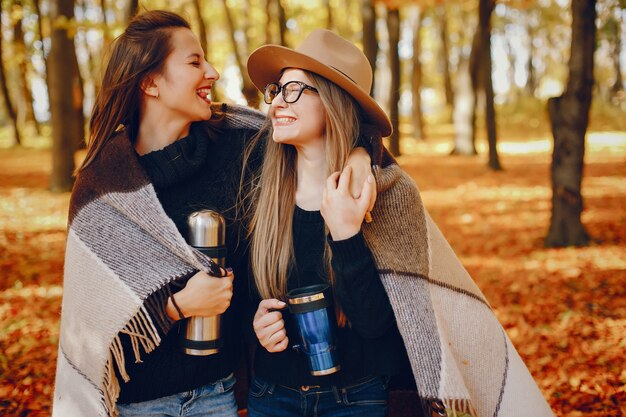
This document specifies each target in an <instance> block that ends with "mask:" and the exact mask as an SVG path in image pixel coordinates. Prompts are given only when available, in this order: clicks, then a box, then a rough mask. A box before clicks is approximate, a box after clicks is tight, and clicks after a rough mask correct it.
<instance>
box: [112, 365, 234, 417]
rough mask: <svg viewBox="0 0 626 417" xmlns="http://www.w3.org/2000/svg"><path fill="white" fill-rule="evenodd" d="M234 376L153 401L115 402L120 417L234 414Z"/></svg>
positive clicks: (214, 416)
mask: <svg viewBox="0 0 626 417" xmlns="http://www.w3.org/2000/svg"><path fill="white" fill-rule="evenodd" d="M234 385H235V376H234V375H233V374H230V375H229V376H227V377H226V378H224V379H220V380H219V381H217V382H215V383H213V384H209V385H205V386H203V387H200V388H196V389H194V390H192V391H185V392H180V393H178V394H174V395H169V396H167V397H161V398H157V399H156V400H150V401H142V402H140V403H132V404H118V405H117V409H118V410H119V413H120V416H119V417H140V416H141V417H236V416H237V406H236V405H235V394H234V392H233V386H234Z"/></svg>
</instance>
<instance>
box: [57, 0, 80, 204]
mask: <svg viewBox="0 0 626 417" xmlns="http://www.w3.org/2000/svg"><path fill="white" fill-rule="evenodd" d="M50 18H51V21H52V22H62V21H64V20H65V21H66V22H68V23H66V24H65V25H61V24H53V27H54V30H53V31H52V34H51V47H50V56H49V57H48V63H49V66H50V68H49V78H48V91H49V95H50V113H51V116H52V118H51V119H52V175H51V177H50V188H51V190H52V191H57V192H61V191H70V190H71V188H72V182H73V179H72V174H73V172H74V151H75V150H76V145H77V144H78V143H80V142H82V141H83V136H84V130H83V124H82V122H83V118H82V91H81V87H80V86H81V80H80V74H79V73H78V71H77V69H78V61H77V60H76V50H75V48H74V40H73V39H72V38H71V35H70V28H69V27H68V26H69V25H72V24H74V23H75V22H74V1H73V0H55V1H52V2H51V3H50ZM72 32H73V31H72ZM79 114H80V115H81V117H78V115H79ZM79 125H80V129H79Z"/></svg>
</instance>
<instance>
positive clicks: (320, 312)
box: [287, 284, 341, 376]
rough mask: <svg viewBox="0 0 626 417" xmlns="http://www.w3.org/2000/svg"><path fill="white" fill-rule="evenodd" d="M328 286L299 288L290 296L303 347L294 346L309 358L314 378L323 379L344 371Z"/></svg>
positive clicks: (288, 296) (290, 307) (289, 302)
mask: <svg viewBox="0 0 626 417" xmlns="http://www.w3.org/2000/svg"><path fill="white" fill-rule="evenodd" d="M329 292H330V287H329V286H328V285H327V284H319V285H311V286H308V287H302V288H297V289H294V290H291V291H289V292H288V293H287V303H288V304H289V312H290V313H291V314H292V315H293V316H294V318H295V321H296V324H297V327H298V332H299V333H300V343H301V345H296V346H294V348H295V349H298V350H300V351H302V352H303V353H304V354H305V355H306V356H307V358H308V364H309V370H310V371H311V375H314V376H321V375H329V374H332V373H335V372H337V371H339V370H340V369H341V366H340V365H339V360H338V355H337V347H336V339H335V332H336V324H335V313H334V310H333V308H332V302H331V299H330V297H329Z"/></svg>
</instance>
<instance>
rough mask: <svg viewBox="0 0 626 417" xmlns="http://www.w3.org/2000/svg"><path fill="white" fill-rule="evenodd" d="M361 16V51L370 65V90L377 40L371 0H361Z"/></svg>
mask: <svg viewBox="0 0 626 417" xmlns="http://www.w3.org/2000/svg"><path fill="white" fill-rule="evenodd" d="M361 17H362V19H363V53H364V54H365V56H366V57H367V60H368V61H369V63H370V66H371V67H372V91H374V83H375V82H376V56H377V55H378V40H377V38H376V8H375V7H374V2H373V1H372V0H361ZM372 91H370V93H371V92H372Z"/></svg>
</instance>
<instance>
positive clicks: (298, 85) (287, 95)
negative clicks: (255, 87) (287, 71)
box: [263, 81, 317, 104]
mask: <svg viewBox="0 0 626 417" xmlns="http://www.w3.org/2000/svg"><path fill="white" fill-rule="evenodd" d="M304 90H311V91H313V92H316V93H317V89H316V88H315V87H311V86H310V85H307V84H305V83H303V82H302V81H289V82H288V83H285V84H283V86H282V87H281V86H280V85H279V84H278V83H271V84H268V85H266V86H265V92H264V93H263V100H264V101H265V102H266V103H267V104H272V101H274V99H275V98H276V96H277V95H278V93H280V92H281V91H282V92H283V100H285V103H295V102H296V101H298V100H299V99H300V96H301V95H302V92H303V91H304Z"/></svg>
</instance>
